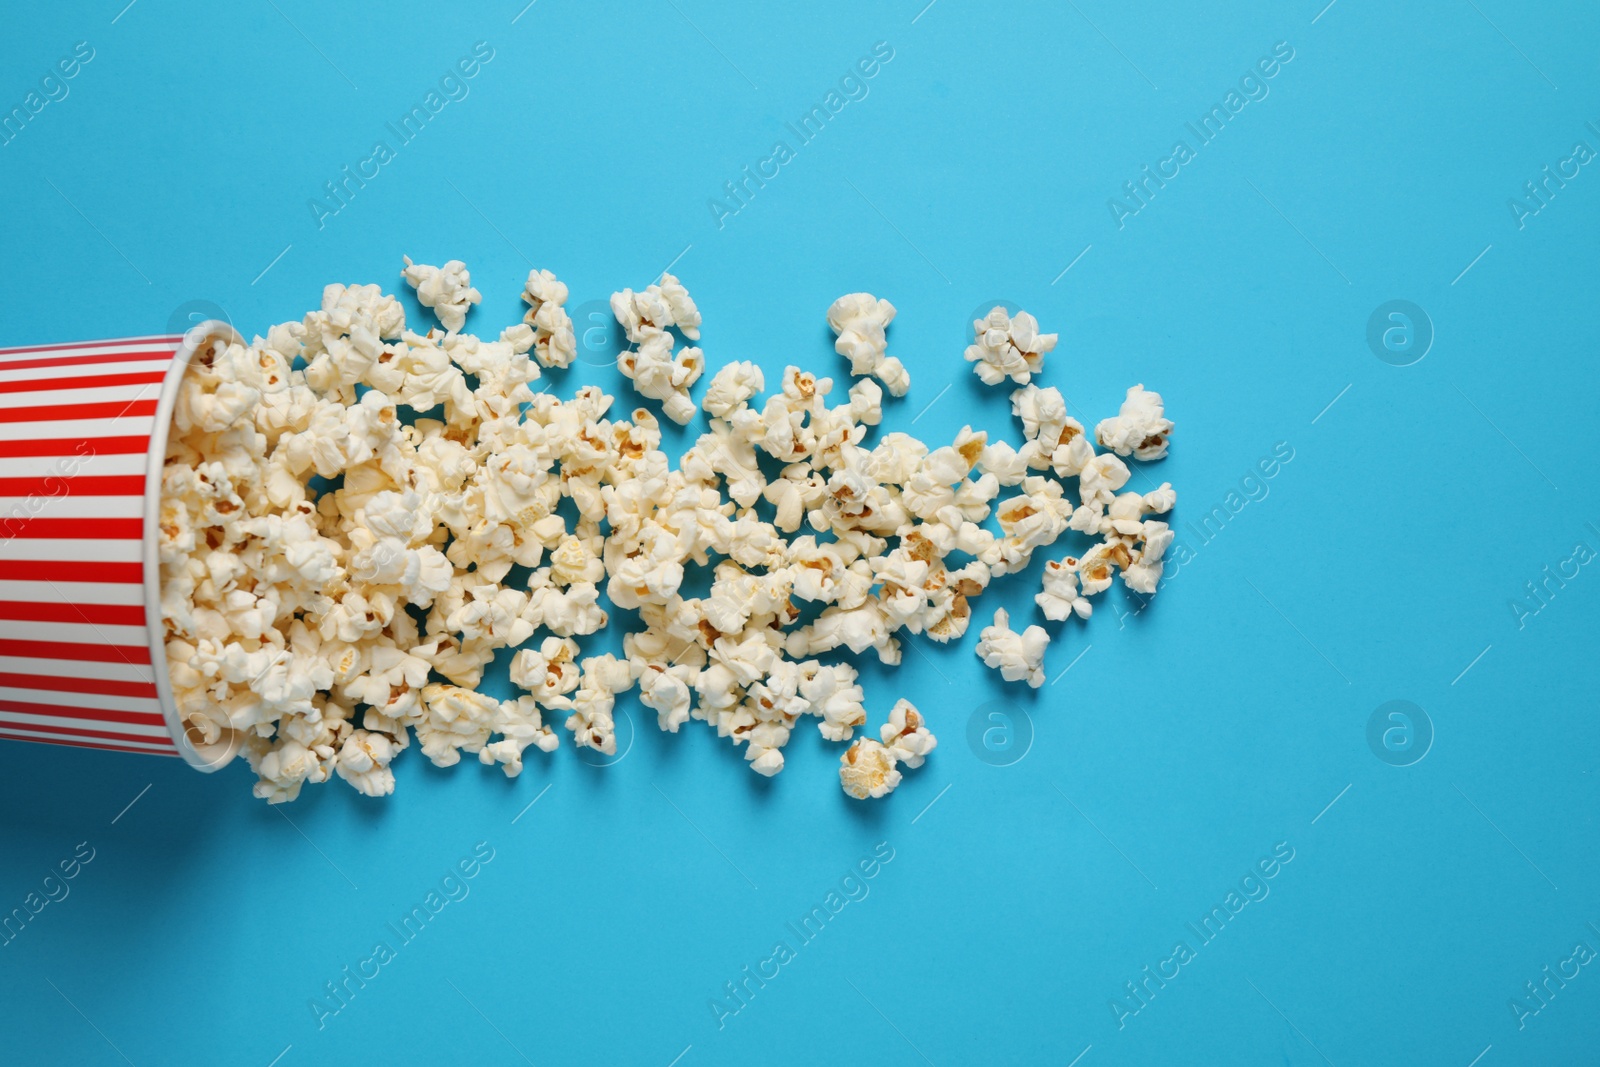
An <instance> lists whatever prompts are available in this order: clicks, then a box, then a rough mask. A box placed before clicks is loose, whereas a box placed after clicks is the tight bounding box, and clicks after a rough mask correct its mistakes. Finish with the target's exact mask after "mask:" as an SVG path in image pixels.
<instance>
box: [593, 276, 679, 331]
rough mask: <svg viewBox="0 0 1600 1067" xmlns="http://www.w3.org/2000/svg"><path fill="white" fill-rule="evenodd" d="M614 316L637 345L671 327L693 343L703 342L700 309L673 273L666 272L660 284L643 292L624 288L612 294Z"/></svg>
mask: <svg viewBox="0 0 1600 1067" xmlns="http://www.w3.org/2000/svg"><path fill="white" fill-rule="evenodd" d="M611 313H612V314H613V315H615V316H616V317H617V321H618V322H619V323H621V324H622V329H623V332H624V333H626V334H627V336H628V340H629V341H632V342H633V343H634V344H636V345H637V344H643V343H644V341H645V338H647V337H650V336H653V335H656V334H660V333H664V332H665V331H666V330H667V329H669V328H671V327H677V328H678V330H679V331H680V332H681V333H682V334H683V335H684V336H685V337H687V338H688V339H689V340H691V341H698V340H699V339H700V309H699V308H697V307H695V304H694V301H693V300H692V299H691V298H690V296H689V290H687V289H685V288H684V287H683V284H682V283H681V282H679V281H678V279H677V278H674V277H673V276H672V275H671V274H666V273H663V274H662V275H661V281H660V283H659V284H656V285H652V286H649V287H648V288H646V289H645V291H644V292H642V293H636V292H634V291H633V290H632V289H624V290H622V291H621V292H619V293H613V294H611Z"/></svg>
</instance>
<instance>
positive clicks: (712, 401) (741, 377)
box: [700, 360, 767, 419]
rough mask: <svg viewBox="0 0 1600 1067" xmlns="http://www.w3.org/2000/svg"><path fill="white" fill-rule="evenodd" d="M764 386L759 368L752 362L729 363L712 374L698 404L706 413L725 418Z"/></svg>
mask: <svg viewBox="0 0 1600 1067" xmlns="http://www.w3.org/2000/svg"><path fill="white" fill-rule="evenodd" d="M766 387H767V384H766V381H765V380H764V379H763V378H762V376H761V368H760V367H758V366H756V365H755V364H754V363H749V362H746V361H743V360H740V361H736V362H734V363H729V364H728V365H727V366H725V367H723V368H722V369H721V370H719V371H717V373H716V374H715V375H713V376H712V378H711V384H710V385H708V386H706V395H705V396H704V397H703V398H702V399H701V401H700V406H701V407H703V408H705V410H706V413H707V414H708V415H712V416H714V417H716V418H719V419H725V418H727V417H728V416H729V415H731V414H733V412H734V410H735V409H737V408H740V407H743V406H744V405H745V404H747V403H749V401H750V398H751V397H753V396H755V395H756V394H757V393H759V392H761V390H763V389H765V388H766Z"/></svg>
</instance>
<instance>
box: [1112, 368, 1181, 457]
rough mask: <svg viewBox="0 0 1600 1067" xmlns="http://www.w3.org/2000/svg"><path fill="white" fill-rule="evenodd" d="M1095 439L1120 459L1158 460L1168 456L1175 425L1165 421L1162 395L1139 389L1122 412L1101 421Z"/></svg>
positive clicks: (1126, 402)
mask: <svg viewBox="0 0 1600 1067" xmlns="http://www.w3.org/2000/svg"><path fill="white" fill-rule="evenodd" d="M1094 436H1095V440H1097V441H1099V442H1100V446H1101V447H1102V448H1109V449H1111V451H1113V452H1115V453H1116V454H1117V455H1119V456H1132V457H1133V458H1134V459H1139V460H1147V461H1148V460H1155V459H1161V458H1162V457H1163V456H1165V455H1166V454H1167V442H1168V440H1169V439H1170V438H1171V436H1172V423H1171V422H1170V421H1169V420H1168V419H1166V418H1165V417H1164V411H1163V407H1162V403H1161V394H1160V393H1152V392H1149V391H1147V390H1146V389H1145V387H1144V386H1143V385H1135V386H1133V387H1132V388H1131V389H1129V390H1128V397H1127V399H1126V400H1124V401H1123V402H1122V408H1121V410H1119V411H1118V412H1117V414H1116V415H1115V416H1113V417H1112V418H1109V419H1102V420H1100V425H1098V426H1096V427H1095V428H1094Z"/></svg>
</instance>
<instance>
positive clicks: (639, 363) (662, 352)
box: [611, 274, 759, 426]
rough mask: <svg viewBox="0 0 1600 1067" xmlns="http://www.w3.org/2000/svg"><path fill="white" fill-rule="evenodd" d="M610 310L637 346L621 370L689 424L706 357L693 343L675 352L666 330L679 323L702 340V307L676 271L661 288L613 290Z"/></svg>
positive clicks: (677, 418) (619, 359)
mask: <svg viewBox="0 0 1600 1067" xmlns="http://www.w3.org/2000/svg"><path fill="white" fill-rule="evenodd" d="M611 312H612V314H613V315H615V316H616V318H617V322H619V323H621V324H622V328H623V331H624V332H625V333H627V335H628V340H629V341H632V342H633V343H634V344H635V345H637V346H638V347H637V348H634V349H630V350H629V351H627V352H624V353H622V355H621V356H619V357H617V368H618V369H619V370H621V371H622V373H623V374H624V375H625V376H626V377H628V378H630V379H632V380H633V388H634V390H635V391H636V392H637V393H638V394H639V395H640V396H643V397H648V398H650V399H651V400H659V401H661V410H662V411H663V412H664V413H665V414H666V416H667V418H669V419H671V420H672V421H673V422H675V423H677V424H678V425H679V426H686V425H688V423H689V420H690V419H692V418H694V401H692V400H690V399H689V387H690V386H691V385H693V384H694V383H695V382H696V381H698V380H699V378H700V374H701V372H702V371H704V370H705V369H706V361H705V356H704V355H703V354H702V353H701V351H700V349H698V348H695V347H694V346H692V345H687V346H685V347H684V348H682V349H680V350H679V351H678V352H677V354H674V353H673V351H672V343H673V342H672V335H671V334H670V333H668V332H667V328H668V327H671V326H676V327H677V328H678V329H679V330H680V331H682V333H683V335H684V336H685V337H687V338H689V339H690V340H695V339H697V338H699V336H700V310H699V309H698V308H696V307H695V306H694V301H693V300H691V299H690V298H689V291H688V290H687V289H685V288H684V287H683V286H682V285H681V284H679V282H678V279H676V278H674V277H673V276H672V275H670V274H662V275H661V284H660V285H659V286H657V285H652V286H650V287H649V288H648V289H646V290H645V291H644V292H642V293H635V292H634V291H633V290H632V289H624V290H622V292H620V293H612V294H611ZM757 373H758V375H759V372H757ZM758 388H759V386H758ZM752 395H754V394H752Z"/></svg>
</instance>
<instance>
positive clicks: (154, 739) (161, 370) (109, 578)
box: [0, 320, 239, 771]
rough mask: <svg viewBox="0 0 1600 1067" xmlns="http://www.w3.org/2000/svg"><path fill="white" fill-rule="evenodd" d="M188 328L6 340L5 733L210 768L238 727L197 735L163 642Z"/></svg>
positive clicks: (222, 328)
mask: <svg viewBox="0 0 1600 1067" xmlns="http://www.w3.org/2000/svg"><path fill="white" fill-rule="evenodd" d="M213 338H225V339H227V340H230V341H233V340H238V339H239V338H238V334H236V333H235V332H234V331H233V328H232V327H230V326H228V325H227V324H226V323H223V322H218V321H216V320H211V321H208V322H204V323H201V324H200V325H199V326H196V327H195V328H194V329H192V330H190V331H188V332H187V333H185V334H183V335H182V336H162V337H136V338H125V339H123V340H119V341H85V342H83V343H81V344H70V345H43V346H37V347H32V348H7V349H0V738H9V739H13V740H18V741H42V742H45V743H48V744H56V745H75V746H77V747H79V748H103V749H112V750H115V751H118V752H147V753H150V754H151V755H156V756H182V757H183V758H184V759H185V760H187V761H188V762H189V763H190V764H191V765H192V766H195V767H197V768H199V769H200V770H203V771H212V770H216V769H217V768H218V767H221V766H222V765H223V764H225V763H227V762H228V761H229V760H230V759H232V758H233V756H234V754H235V753H236V752H237V751H238V748H239V739H238V738H237V737H233V736H227V735H225V736H224V737H223V738H222V739H221V740H219V741H218V742H217V743H214V744H210V745H207V744H204V743H202V742H201V741H200V739H199V738H198V737H192V736H186V735H185V733H184V731H183V728H182V725H181V723H180V722H179V720H178V713H177V708H176V707H175V706H174V704H173V701H172V687H171V685H170V683H169V682H168V679H167V669H166V656H165V653H164V650H163V645H164V642H165V637H166V633H165V627H164V626H163V625H162V621H161V570H160V563H159V559H158V556H157V547H156V520H157V516H158V514H159V511H160V503H161V468H162V462H163V459H164V457H165V454H166V447H167V428H168V425H169V423H170V422H171V420H172V408H173V404H174V403H175V402H176V401H177V393H178V382H179V380H180V379H181V378H182V377H183V372H184V370H185V369H186V368H187V367H188V365H189V361H190V359H191V358H192V357H193V355H194V353H195V352H196V350H197V349H199V348H200V347H201V346H202V345H203V344H205V343H208V342H209V341H210V340H211V339H213Z"/></svg>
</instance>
